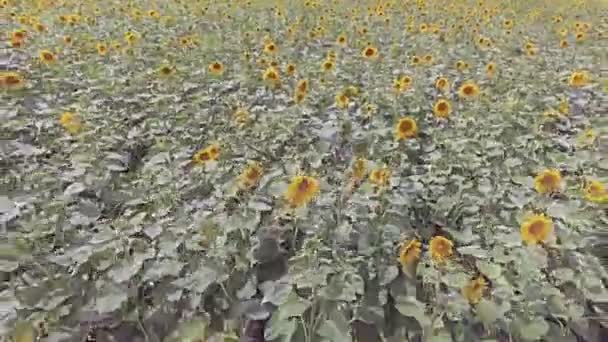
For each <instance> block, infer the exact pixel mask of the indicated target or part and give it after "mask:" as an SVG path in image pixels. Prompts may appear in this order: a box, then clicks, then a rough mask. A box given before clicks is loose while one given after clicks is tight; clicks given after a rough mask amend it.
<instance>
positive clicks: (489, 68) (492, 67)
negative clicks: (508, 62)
mask: <svg viewBox="0 0 608 342" xmlns="http://www.w3.org/2000/svg"><path fill="white" fill-rule="evenodd" d="M495 74H496V63H494V62H489V63H488V64H486V76H487V77H488V78H491V77H494V75H495Z"/></svg>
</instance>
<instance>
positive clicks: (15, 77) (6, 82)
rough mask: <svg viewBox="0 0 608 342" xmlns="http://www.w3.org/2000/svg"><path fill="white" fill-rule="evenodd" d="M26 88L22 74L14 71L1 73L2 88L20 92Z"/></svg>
mask: <svg viewBox="0 0 608 342" xmlns="http://www.w3.org/2000/svg"><path fill="white" fill-rule="evenodd" d="M24 86H25V81H24V80H23V76H21V74H19V73H17V72H14V71H0V87H2V88H6V89H10V90H19V89H22V88H23V87H24Z"/></svg>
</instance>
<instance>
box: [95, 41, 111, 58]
mask: <svg viewBox="0 0 608 342" xmlns="http://www.w3.org/2000/svg"><path fill="white" fill-rule="evenodd" d="M95 49H97V53H98V54H99V55H100V56H105V55H106V54H107V53H108V45H106V43H97V44H96V45H95Z"/></svg>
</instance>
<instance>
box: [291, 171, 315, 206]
mask: <svg viewBox="0 0 608 342" xmlns="http://www.w3.org/2000/svg"><path fill="white" fill-rule="evenodd" d="M319 189H320V187H319V181H318V180H316V179H315V178H313V177H310V176H295V177H293V179H292V180H291V183H290V184H289V186H287V192H286V193H285V199H286V200H287V202H288V203H289V205H290V206H291V207H292V208H299V207H302V206H305V205H306V204H308V203H309V202H310V201H312V199H313V198H314V197H315V196H316V195H317V194H318V193H319Z"/></svg>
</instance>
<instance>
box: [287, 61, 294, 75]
mask: <svg viewBox="0 0 608 342" xmlns="http://www.w3.org/2000/svg"><path fill="white" fill-rule="evenodd" d="M285 73H286V74H287V75H289V76H293V75H294V74H295V73H296V66H295V65H294V64H292V63H289V64H287V66H285Z"/></svg>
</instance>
